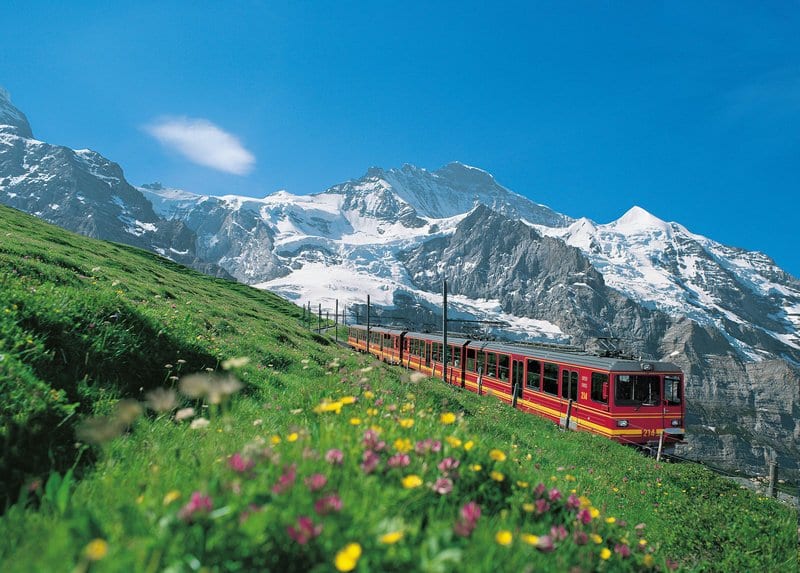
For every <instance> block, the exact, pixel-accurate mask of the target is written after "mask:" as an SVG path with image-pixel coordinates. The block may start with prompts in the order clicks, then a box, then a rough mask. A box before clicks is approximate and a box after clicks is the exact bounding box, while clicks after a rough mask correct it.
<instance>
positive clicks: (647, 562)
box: [642, 553, 655, 567]
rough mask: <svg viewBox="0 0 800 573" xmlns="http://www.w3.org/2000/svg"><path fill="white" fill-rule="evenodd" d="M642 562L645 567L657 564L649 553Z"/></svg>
mask: <svg viewBox="0 0 800 573" xmlns="http://www.w3.org/2000/svg"><path fill="white" fill-rule="evenodd" d="M642 563H644V566H645V567H652V566H653V565H654V564H655V559H653V556H652V555H650V554H649V553H648V554H647V555H645V556H644V559H642Z"/></svg>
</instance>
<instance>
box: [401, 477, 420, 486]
mask: <svg viewBox="0 0 800 573" xmlns="http://www.w3.org/2000/svg"><path fill="white" fill-rule="evenodd" d="M421 485H422V478H421V477H419V476H418V475H414V474H411V475H407V476H406V477H404V478H403V487H404V488H406V489H413V488H415V487H419V486H421Z"/></svg>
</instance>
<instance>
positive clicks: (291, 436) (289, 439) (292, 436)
mask: <svg viewBox="0 0 800 573" xmlns="http://www.w3.org/2000/svg"><path fill="white" fill-rule="evenodd" d="M299 437H300V436H299V435H297V432H292V433H291V434H289V435H288V436H286V441H287V442H296V441H297V438H299Z"/></svg>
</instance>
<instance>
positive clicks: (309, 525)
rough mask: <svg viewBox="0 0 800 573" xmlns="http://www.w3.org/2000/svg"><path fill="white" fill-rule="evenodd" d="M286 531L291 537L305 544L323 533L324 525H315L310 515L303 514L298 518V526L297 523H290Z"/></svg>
mask: <svg viewBox="0 0 800 573" xmlns="http://www.w3.org/2000/svg"><path fill="white" fill-rule="evenodd" d="M286 531H287V532H288V533H289V537H291V538H292V539H294V540H295V541H296V542H297V543H299V544H300V545H305V544H306V543H308V542H309V541H310V540H311V539H314V538H315V537H317V536H318V535H319V534H320V533H322V525H314V522H313V521H312V520H311V518H310V517H306V516H304V515H303V516H300V517H298V518H297V523H296V527H295V525H290V526H288V527H287V528H286Z"/></svg>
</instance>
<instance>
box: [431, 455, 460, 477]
mask: <svg viewBox="0 0 800 573" xmlns="http://www.w3.org/2000/svg"><path fill="white" fill-rule="evenodd" d="M459 465H461V462H460V461H458V460H457V459H455V458H445V459H443V460H442V461H441V462H439V465H438V466H437V467H438V468H439V471H440V472H442V473H443V474H445V475H448V474H449V473H450V472H453V471H455V470H456V469H458V466H459Z"/></svg>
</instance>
